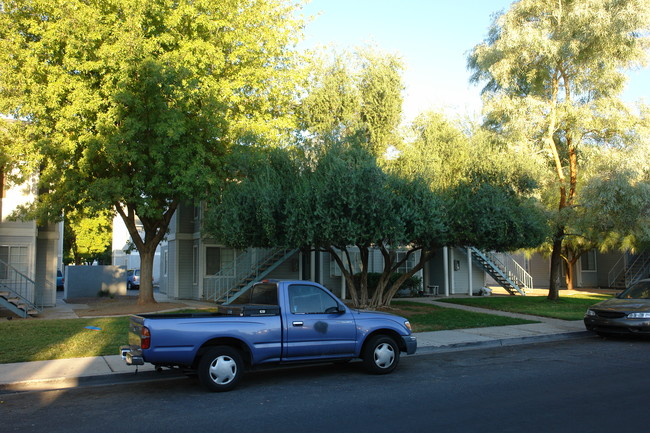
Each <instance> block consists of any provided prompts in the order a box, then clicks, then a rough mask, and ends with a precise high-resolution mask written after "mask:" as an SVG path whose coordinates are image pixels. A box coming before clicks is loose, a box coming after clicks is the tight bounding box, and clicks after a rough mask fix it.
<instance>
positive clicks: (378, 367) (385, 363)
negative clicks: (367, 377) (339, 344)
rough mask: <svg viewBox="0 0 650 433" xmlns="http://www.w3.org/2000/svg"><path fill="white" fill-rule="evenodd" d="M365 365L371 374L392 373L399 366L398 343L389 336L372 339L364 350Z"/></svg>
mask: <svg viewBox="0 0 650 433" xmlns="http://www.w3.org/2000/svg"><path fill="white" fill-rule="evenodd" d="M363 363H364V366H365V367H366V370H367V371H368V372H369V373H372V374H388V373H391V372H392V371H393V370H395V368H396V367H397V364H399V347H398V346H397V343H396V342H395V340H394V339H393V338H391V337H389V336H387V335H375V336H373V337H370V339H369V340H368V341H367V342H366V345H365V347H364V350H363Z"/></svg>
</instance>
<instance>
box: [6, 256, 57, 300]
mask: <svg viewBox="0 0 650 433" xmlns="http://www.w3.org/2000/svg"><path fill="white" fill-rule="evenodd" d="M0 266H3V267H5V268H6V278H2V279H0V285H2V287H3V288H5V289H6V290H8V291H9V292H10V293H11V295H12V296H13V297H15V298H18V299H20V301H21V302H23V303H24V304H25V305H27V306H28V307H29V308H30V309H34V310H37V311H39V312H40V311H43V302H42V301H41V302H37V301H36V296H35V288H36V282H35V281H34V280H32V279H31V278H29V277H28V276H27V275H25V274H23V273H22V272H20V271H19V270H18V269H16V268H15V267H13V266H12V265H10V264H9V263H7V262H5V261H4V260H0ZM45 283H46V284H48V283H49V284H50V285H51V284H52V282H51V281H47V280H45Z"/></svg>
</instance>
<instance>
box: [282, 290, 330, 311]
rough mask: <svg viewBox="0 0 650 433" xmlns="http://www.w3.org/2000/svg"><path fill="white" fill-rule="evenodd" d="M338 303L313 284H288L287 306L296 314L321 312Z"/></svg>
mask: <svg viewBox="0 0 650 433" xmlns="http://www.w3.org/2000/svg"><path fill="white" fill-rule="evenodd" d="M337 307H338V303H337V302H336V300H335V299H334V298H332V297H331V296H330V295H329V294H328V293H326V292H324V291H323V290H321V289H319V288H318V287H314V286H303V285H299V284H292V285H291V286H289V308H291V312H292V313H296V314H323V313H325V312H326V311H327V310H328V309H329V308H337Z"/></svg>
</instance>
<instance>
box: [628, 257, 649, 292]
mask: <svg viewBox="0 0 650 433" xmlns="http://www.w3.org/2000/svg"><path fill="white" fill-rule="evenodd" d="M637 265H638V266H637ZM634 269H636V271H635V272H634V273H632V272H630V271H633V270H634ZM649 270H650V253H645V252H644V253H642V254H641V255H639V256H637V258H636V259H635V260H634V262H633V263H632V264H631V265H630V266H629V267H628V268H627V271H626V272H625V286H626V287H629V286H630V285H632V283H634V282H636V281H637V280H640V279H641V278H643V275H646V274H648V272H649Z"/></svg>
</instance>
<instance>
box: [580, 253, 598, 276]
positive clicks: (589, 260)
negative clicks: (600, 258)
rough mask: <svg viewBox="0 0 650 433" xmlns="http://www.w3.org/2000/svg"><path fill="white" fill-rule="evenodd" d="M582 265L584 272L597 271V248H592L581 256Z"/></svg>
mask: <svg viewBox="0 0 650 433" xmlns="http://www.w3.org/2000/svg"><path fill="white" fill-rule="evenodd" d="M580 267H581V269H582V271H583V272H596V250H591V251H588V252H586V253H584V254H583V255H582V257H580Z"/></svg>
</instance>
